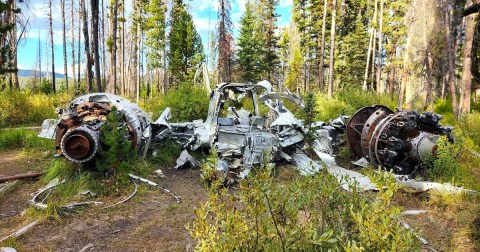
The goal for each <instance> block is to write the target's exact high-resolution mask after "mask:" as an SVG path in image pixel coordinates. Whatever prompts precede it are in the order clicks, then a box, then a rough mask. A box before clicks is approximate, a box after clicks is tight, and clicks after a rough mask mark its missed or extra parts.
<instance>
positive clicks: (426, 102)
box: [423, 47, 434, 112]
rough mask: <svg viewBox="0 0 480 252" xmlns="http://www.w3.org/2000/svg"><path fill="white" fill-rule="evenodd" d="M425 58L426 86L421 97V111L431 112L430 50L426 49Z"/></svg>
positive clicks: (431, 58)
mask: <svg viewBox="0 0 480 252" xmlns="http://www.w3.org/2000/svg"><path fill="white" fill-rule="evenodd" d="M426 55H427V57H426V59H425V66H426V67H425V68H426V73H427V85H426V86H425V89H424V97H423V110H424V111H425V110H428V111H430V112H433V91H434V90H433V80H432V79H433V78H432V71H433V69H432V68H433V57H432V53H431V52H430V49H429V48H428V47H427V53H426Z"/></svg>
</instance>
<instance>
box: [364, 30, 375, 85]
mask: <svg viewBox="0 0 480 252" xmlns="http://www.w3.org/2000/svg"><path fill="white" fill-rule="evenodd" d="M374 33H375V29H373V28H372V29H371V30H370V39H369V41H368V52H367V65H366V66H365V75H364V76H363V85H362V90H363V91H367V89H368V86H367V81H368V76H369V75H368V67H369V66H370V56H371V55H372V43H373V34H374ZM372 64H373V63H372Z"/></svg>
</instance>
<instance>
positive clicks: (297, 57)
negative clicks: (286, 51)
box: [285, 48, 303, 92]
mask: <svg viewBox="0 0 480 252" xmlns="http://www.w3.org/2000/svg"><path fill="white" fill-rule="evenodd" d="M288 64H289V65H290V69H289V71H288V72H287V80H286V81H285V84H286V85H287V87H288V89H289V90H290V91H292V92H295V91H297V88H300V87H301V86H302V84H301V83H302V82H301V76H302V64H303V57H302V53H301V50H300V48H294V49H293V55H292V57H291V58H290V60H289V62H288Z"/></svg>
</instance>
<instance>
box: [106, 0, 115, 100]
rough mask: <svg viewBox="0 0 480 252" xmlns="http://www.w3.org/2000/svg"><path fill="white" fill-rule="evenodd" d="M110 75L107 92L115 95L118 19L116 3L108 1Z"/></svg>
mask: <svg viewBox="0 0 480 252" xmlns="http://www.w3.org/2000/svg"><path fill="white" fill-rule="evenodd" d="M110 3H111V6H110V10H111V12H110V38H111V43H110V48H109V51H110V74H109V77H108V79H109V81H108V88H107V90H108V91H109V92H112V93H114V94H117V70H118V67H117V24H118V22H117V17H118V3H117V1H115V0H114V1H110Z"/></svg>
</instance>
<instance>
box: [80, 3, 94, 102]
mask: <svg viewBox="0 0 480 252" xmlns="http://www.w3.org/2000/svg"><path fill="white" fill-rule="evenodd" d="M85 1H86V0H80V4H81V7H80V8H81V9H82V21H83V40H84V42H85V58H86V61H87V62H86V65H87V69H86V72H87V73H86V76H87V86H88V92H89V93H91V92H93V74H92V59H91V54H90V41H89V36H88V24H87V8H86V7H85Z"/></svg>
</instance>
